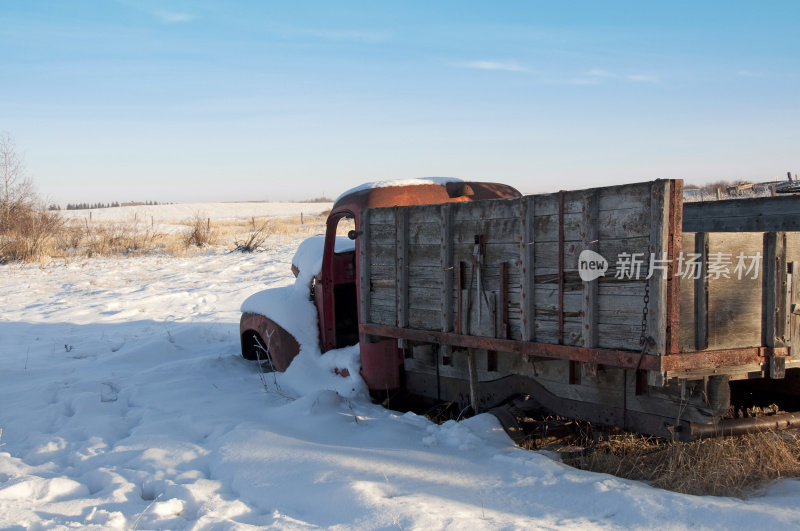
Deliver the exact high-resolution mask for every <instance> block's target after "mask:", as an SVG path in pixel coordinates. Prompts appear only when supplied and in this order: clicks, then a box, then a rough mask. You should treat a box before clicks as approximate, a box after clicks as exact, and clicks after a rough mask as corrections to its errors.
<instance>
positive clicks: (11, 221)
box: [0, 203, 63, 263]
mask: <svg viewBox="0 0 800 531" xmlns="http://www.w3.org/2000/svg"><path fill="white" fill-rule="evenodd" d="M62 225H63V224H62V222H61V219H60V218H59V217H58V216H57V215H55V214H53V213H51V212H48V211H47V210H44V209H43V208H41V207H39V206H36V205H34V204H29V203H24V204H16V205H14V206H13V207H11V208H9V209H8V212H3V216H2V219H0V263H4V262H18V261H19V262H32V261H36V260H39V259H41V258H42V257H43V256H46V255H47V254H48V252H49V250H50V247H51V245H52V243H53V241H54V240H55V239H56V235H57V234H58V233H59V232H60V230H61V228H62Z"/></svg>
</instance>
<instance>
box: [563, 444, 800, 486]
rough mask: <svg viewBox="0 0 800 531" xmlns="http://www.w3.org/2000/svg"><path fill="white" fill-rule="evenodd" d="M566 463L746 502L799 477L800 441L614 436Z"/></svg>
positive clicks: (568, 459)
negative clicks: (778, 483)
mask: <svg viewBox="0 0 800 531" xmlns="http://www.w3.org/2000/svg"><path fill="white" fill-rule="evenodd" d="M564 462H565V463H567V464H569V465H571V466H574V467H576V468H580V469H584V470H591V471H594V472H604V473H608V474H613V475H615V476H619V477H623V478H628V479H634V480H639V481H645V482H647V483H649V484H651V485H653V486H654V487H658V488H662V489H667V490H671V491H675V492H681V493H684V494H695V495H714V496H735V497H740V498H744V497H747V496H749V495H753V494H756V493H758V491H759V489H762V488H764V487H765V486H766V485H768V484H769V483H770V482H772V481H775V480H778V479H780V478H789V477H800V437H799V436H798V434H797V433H795V432H779V433H772V432H766V433H754V434H749V435H745V436H741V437H725V438H718V439H706V440H701V441H693V442H688V443H684V442H671V441H665V440H663V439H656V438H652V437H644V436H641V435H634V434H624V435H612V436H609V437H608V438H607V439H606V440H603V441H600V442H599V443H598V444H597V446H596V447H595V448H594V451H592V452H590V453H588V454H587V455H583V456H579V457H569V458H565V459H564Z"/></svg>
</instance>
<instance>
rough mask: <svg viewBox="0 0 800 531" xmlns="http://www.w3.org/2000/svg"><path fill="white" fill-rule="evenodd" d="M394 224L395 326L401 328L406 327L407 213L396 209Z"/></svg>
mask: <svg viewBox="0 0 800 531" xmlns="http://www.w3.org/2000/svg"><path fill="white" fill-rule="evenodd" d="M395 222H396V223H397V238H396V247H395V249H396V250H395V263H396V264H397V265H396V267H395V270H396V271H397V279H396V282H397V294H396V296H395V302H396V304H397V325H396V326H399V327H401V328H404V327H407V326H408V317H409V315H408V308H409V300H408V211H407V210H406V209H405V208H400V207H396V213H395Z"/></svg>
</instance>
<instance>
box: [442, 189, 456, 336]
mask: <svg viewBox="0 0 800 531" xmlns="http://www.w3.org/2000/svg"><path fill="white" fill-rule="evenodd" d="M439 228H440V230H441V249H440V252H441V258H440V260H441V266H440V267H441V271H440V275H441V284H440V287H439V304H440V309H441V312H442V315H441V322H440V324H441V329H442V332H450V331H452V330H453V313H454V312H453V279H454V274H453V272H454V262H453V210H452V208H451V207H450V204H445V205H442V206H441V207H440V209H439Z"/></svg>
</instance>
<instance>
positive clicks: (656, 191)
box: [645, 180, 669, 355]
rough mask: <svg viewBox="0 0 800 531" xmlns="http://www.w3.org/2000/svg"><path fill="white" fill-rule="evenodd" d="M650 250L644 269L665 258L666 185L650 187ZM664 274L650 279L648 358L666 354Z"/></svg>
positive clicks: (660, 272) (665, 289)
mask: <svg viewBox="0 0 800 531" xmlns="http://www.w3.org/2000/svg"><path fill="white" fill-rule="evenodd" d="M650 213H651V224H650V247H649V249H648V251H649V256H647V257H646V263H647V265H646V268H649V266H650V260H649V259H650V258H651V257H652V258H653V259H655V260H662V259H664V258H666V257H667V252H666V251H667V245H668V243H669V242H668V239H669V223H668V220H669V181H660V180H659V181H655V182H653V183H652V185H651V196H650ZM665 273H666V272H665V271H663V270H658V271H654V272H653V275H652V276H651V277H650V279H649V284H648V286H649V303H648V307H649V312H648V318H647V331H646V336H648V337H651V338H652V339H653V344H652V345H647V346H646V348H645V352H647V353H648V354H658V355H664V354H666V349H667V344H666V343H667V341H666V339H667V338H666V329H667V278H666V274H665Z"/></svg>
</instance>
